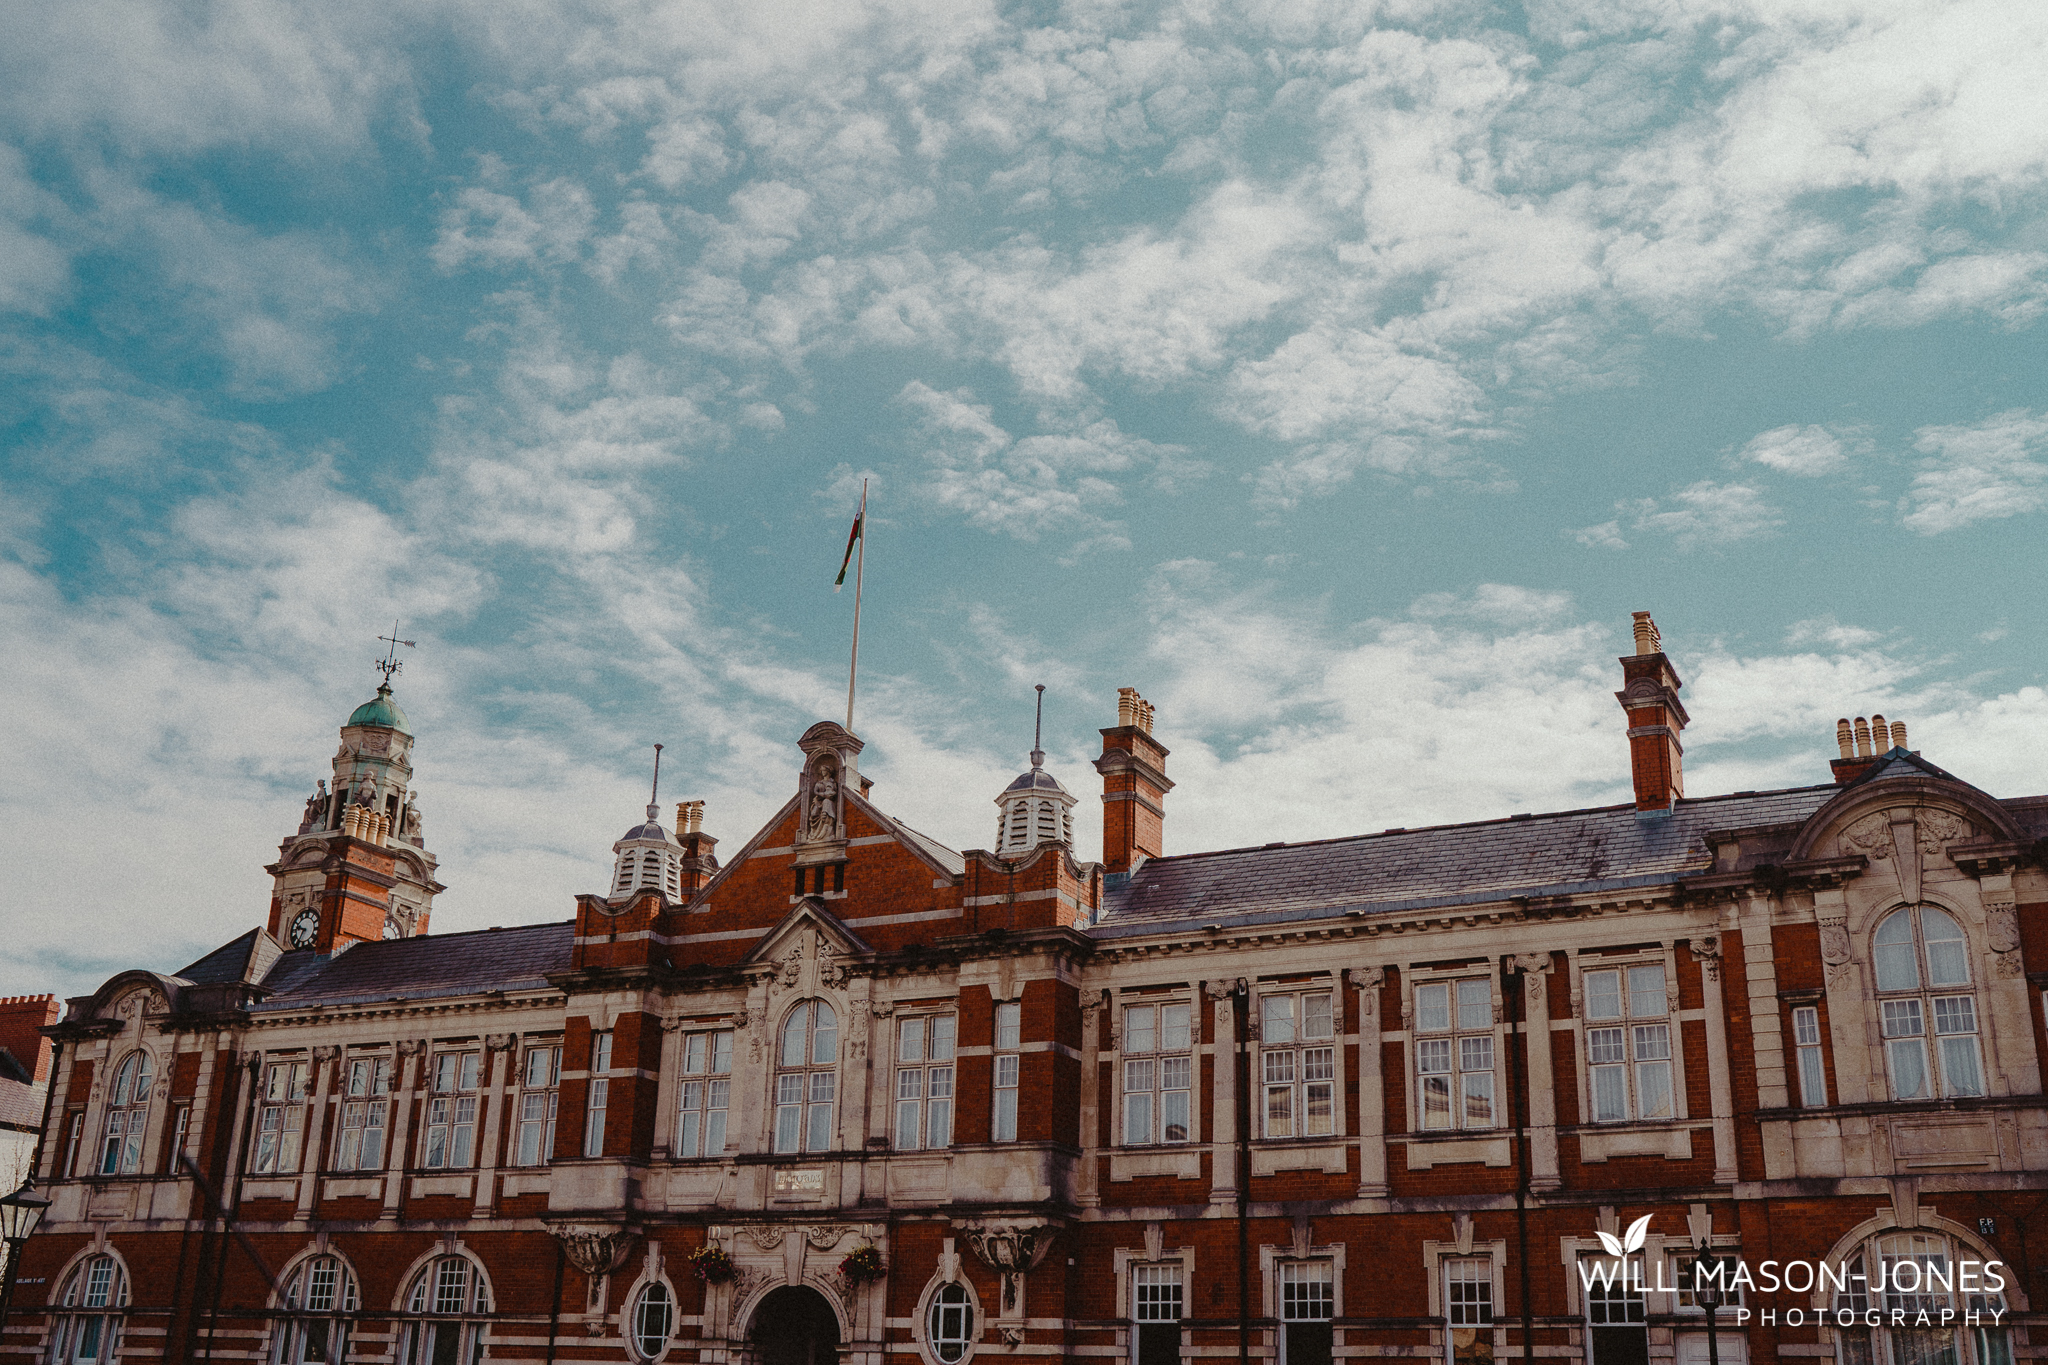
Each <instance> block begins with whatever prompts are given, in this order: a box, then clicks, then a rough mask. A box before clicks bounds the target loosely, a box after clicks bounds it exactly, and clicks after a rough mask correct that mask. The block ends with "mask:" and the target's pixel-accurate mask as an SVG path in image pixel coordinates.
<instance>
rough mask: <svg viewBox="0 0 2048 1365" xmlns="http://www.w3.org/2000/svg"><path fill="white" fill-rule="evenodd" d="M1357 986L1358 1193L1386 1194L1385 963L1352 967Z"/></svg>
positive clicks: (1372, 1196)
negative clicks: (1382, 992)
mask: <svg viewBox="0 0 2048 1365" xmlns="http://www.w3.org/2000/svg"><path fill="white" fill-rule="evenodd" d="M1350 974H1351V984H1352V985H1353V986H1356V987H1357V988H1358V1197H1359V1198H1360V1199H1384V1198H1386V1197H1387V1085H1386V1077H1385V1076H1384V1075H1383V1074H1382V1069H1381V1065H1380V1058H1381V1054H1382V1053H1384V1052H1385V1050H1386V1042H1385V1040H1384V1039H1383V1038H1381V1037H1380V1034H1381V1033H1382V1032H1383V1031H1384V1030H1382V1028H1381V1027H1380V988H1381V987H1382V986H1384V985H1385V984H1386V980H1387V969H1386V968H1385V967H1353V968H1351V973H1350Z"/></svg>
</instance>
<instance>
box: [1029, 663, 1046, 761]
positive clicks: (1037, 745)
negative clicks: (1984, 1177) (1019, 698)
mask: <svg viewBox="0 0 2048 1365" xmlns="http://www.w3.org/2000/svg"><path fill="white" fill-rule="evenodd" d="M1031 766H1032V767H1034V768H1043V767H1044V766H1045V684H1044V683H1039V684H1038V719H1037V720H1036V721H1034V722H1033V723H1032V726H1031Z"/></svg>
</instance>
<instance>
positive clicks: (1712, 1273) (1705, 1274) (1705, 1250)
mask: <svg viewBox="0 0 2048 1365" xmlns="http://www.w3.org/2000/svg"><path fill="white" fill-rule="evenodd" d="M1725 1264H1726V1262H1724V1261H1722V1260H1721V1258H1720V1257H1718V1256H1716V1255H1715V1254H1714V1249H1713V1248H1712V1247H1710V1246H1708V1245H1707V1243H1706V1242H1704V1241H1702V1242H1701V1243H1700V1244H1699V1248H1698V1251H1697V1254H1695V1255H1694V1256H1693V1258H1692V1300H1693V1302H1694V1303H1696V1304H1698V1305H1699V1306H1700V1308H1701V1310H1702V1311H1703V1312H1705V1313H1706V1315H1707V1365H1721V1347H1720V1343H1719V1341H1718V1340H1717V1339H1716V1336H1715V1330H1714V1314H1715V1313H1716V1312H1718V1311H1719V1310H1720V1308H1721V1305H1722V1304H1724V1303H1726V1302H1727V1301H1728V1290H1727V1286H1725V1285H1723V1284H1722V1283H1721V1268H1722V1266H1723V1265H1725Z"/></svg>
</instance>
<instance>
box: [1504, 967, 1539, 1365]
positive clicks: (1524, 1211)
mask: <svg viewBox="0 0 2048 1365" xmlns="http://www.w3.org/2000/svg"><path fill="white" fill-rule="evenodd" d="M1514 961H1515V959H1514V957H1513V956H1512V955H1511V954H1506V953H1503V954H1502V955H1501V959H1500V983H1501V991H1502V992H1503V993H1504V994H1508V995H1510V996H1511V997H1512V999H1513V1000H1514V1006H1513V1008H1512V1009H1511V1010H1510V1011H1509V1015H1508V1017H1509V1020H1510V1021H1511V1022H1510V1026H1511V1028H1512V1029H1513V1032H1512V1034H1511V1035H1510V1036H1511V1037H1512V1038H1513V1040H1514V1048H1513V1050H1512V1051H1511V1052H1510V1053H1509V1055H1508V1107H1509V1108H1510V1109H1512V1110H1513V1111H1514V1114H1515V1240H1516V1242H1517V1243H1518V1246H1517V1249H1516V1256H1517V1258H1518V1260H1519V1261H1520V1263H1521V1294H1522V1360H1523V1362H1524V1365H1533V1362H1534V1360H1535V1358H1536V1310H1535V1307H1534V1305H1533V1304H1531V1303H1530V1301H1529V1157H1528V1150H1527V1144H1526V1139H1527V1129H1528V1124H1529V1116H1528V1112H1527V1106H1526V1105H1525V1103H1524V1094H1523V1091H1524V1088H1525V1087H1524V1085H1523V1084H1522V1083H1521V1082H1522V1077H1523V1067H1524V1066H1525V1065H1526V1063H1527V1058H1526V1057H1525V1056H1524V1049H1525V1048H1526V1046H1527V1044H1528V1038H1529V1034H1528V1030H1527V1029H1525V1028H1524V1027H1523V1023H1524V1022H1525V1019H1526V1017H1527V1013H1528V1009H1529V1002H1528V997H1527V994H1526V993H1525V991H1524V989H1523V986H1524V981H1523V972H1522V969H1521V968H1520V967H1518V966H1515V965H1514ZM1543 1042H1544V1043H1545V1044H1546V1045H1548V1043H1549V1042H1550V1040H1549V1039H1548V1038H1545V1039H1544V1040H1543Z"/></svg>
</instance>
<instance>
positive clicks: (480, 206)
mask: <svg viewBox="0 0 2048 1365" xmlns="http://www.w3.org/2000/svg"><path fill="white" fill-rule="evenodd" d="M596 217H597V211H596V209H595V208H593V207H592V205H591V202H590V192H589V191H588V190H586V189H584V188H583V186H581V185H579V184H577V183H575V182H574V181H572V180H569V179H566V178H557V179H554V180H550V181H547V182H546V183H544V184H540V185H536V186H534V187H533V188H532V190H531V191H529V193H528V195H527V200H526V202H525V203H521V202H520V201H519V200H518V199H515V198H513V197H512V196H511V195H508V194H500V193H498V192H496V191H495V190H489V189H484V188H482V187H480V186H471V187H470V188H468V189H465V190H462V191H460V192H459V193H457V194H456V196H455V202H454V203H453V204H451V205H449V206H448V208H446V209H445V210H443V211H442V214H441V228H440V233H439V235H438V236H437V237H436V238H435V240H434V247H433V250H432V252H431V253H430V254H431V256H432V257H433V261H434V264H435V265H437V266H439V267H440V268H441V269H443V270H458V269H460V268H461V267H462V266H464V265H466V264H468V263H470V262H472V261H476V262H480V263H482V264H484V265H487V266H509V265H541V264H550V265H559V264H561V263H563V262H566V261H573V260H575V259H576V258H577V257H578V256H580V255H581V254H582V249H583V243H584V242H585V240H586V239H588V238H589V236H590V230H591V225H592V223H593V222H594V221H595V219H596Z"/></svg>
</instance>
